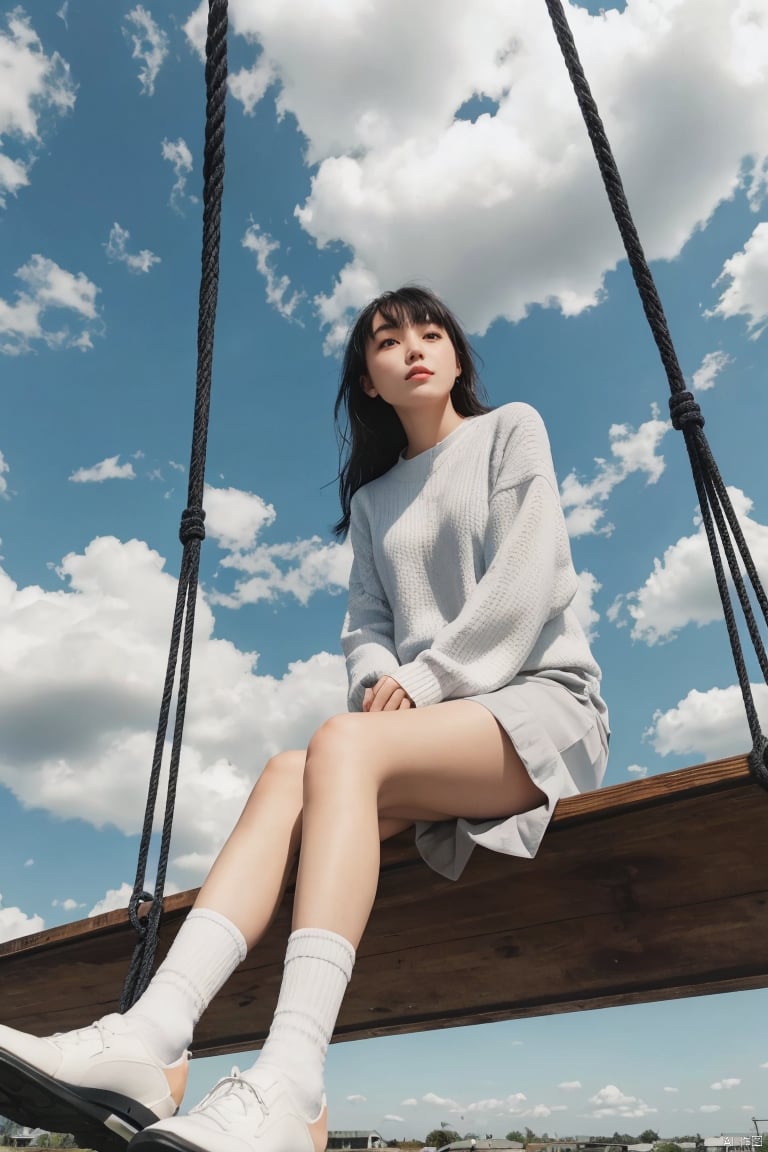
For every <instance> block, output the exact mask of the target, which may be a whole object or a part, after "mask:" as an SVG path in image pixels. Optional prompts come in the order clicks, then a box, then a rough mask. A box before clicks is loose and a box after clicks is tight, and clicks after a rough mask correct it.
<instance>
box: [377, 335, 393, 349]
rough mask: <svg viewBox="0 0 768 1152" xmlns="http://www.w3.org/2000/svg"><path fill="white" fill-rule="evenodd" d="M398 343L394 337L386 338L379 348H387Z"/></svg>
mask: <svg viewBox="0 0 768 1152" xmlns="http://www.w3.org/2000/svg"><path fill="white" fill-rule="evenodd" d="M396 343H397V341H396V340H395V338H394V336H385V337H384V339H383V340H382V342H381V344H379V348H387V347H389V345H390V344H396Z"/></svg>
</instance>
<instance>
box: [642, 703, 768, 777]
mask: <svg viewBox="0 0 768 1152" xmlns="http://www.w3.org/2000/svg"><path fill="white" fill-rule="evenodd" d="M752 694H753V698H754V701H755V706H756V708H757V711H758V715H759V717H760V721H761V725H762V728H763V731H765V730H766V728H767V727H768V686H766V685H765V684H753V685H752ZM643 738H644V739H646V740H650V741H651V743H652V744H653V747H654V748H655V749H656V751H657V752H658V753H659V755H661V756H667V755H668V754H669V753H674V754H676V755H679V756H691V755H695V756H701V757H702V758H703V759H704V760H718V759H720V757H722V756H732V755H733V754H734V750H738V749H744V750H747V749H749V748H751V747H752V740H751V737H750V735H749V728H748V726H747V718H746V714H745V712H744V701H743V700H742V698H741V690H740V689H739V687H738V685H737V684H733V685H731V687H729V688H710V689H709V691H708V692H699V691H698V690H697V689H695V688H694V689H692V690H691V691H690V692H689V693H688V695H687V696H686V697H685V698H684V699H683V700H681V701H680V702H679V703H678V704H677V705H676V706H675V707H674V708H670V709H669V710H668V711H666V712H662V711H657V712H656V713H654V717H653V723H652V724H651V726H650V728H648V730H647V731H646V732H644V733H643Z"/></svg>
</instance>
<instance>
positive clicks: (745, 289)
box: [705, 223, 768, 340]
mask: <svg viewBox="0 0 768 1152" xmlns="http://www.w3.org/2000/svg"><path fill="white" fill-rule="evenodd" d="M724 280H730V283H729V284H728V286H727V287H726V288H725V290H724V292H723V294H722V296H721V297H720V299H719V300H718V302H717V304H716V305H715V307H714V308H712V309H711V310H710V311H709V312H706V313H705V315H707V316H722V317H724V318H725V317H729V316H744V317H746V318H747V321H748V323H747V328H748V330H749V333H750V335H751V337H752V339H753V340H757V338H758V336H760V335H761V334H762V333H763V331H764V330H765V326H766V324H768V223H764V224H758V225H757V227H756V228H755V230H754V232H753V233H752V235H751V236H750V238H749V240H747V242H746V244H745V245H744V247H743V248H742V250H741V251H740V252H734V254H733V256H731V258H730V259H729V260H726V262H725V264H724V265H723V270H722V272H721V273H720V275H719V276H718V278H717V280H716V281H715V284H720V283H722V282H723V281H724Z"/></svg>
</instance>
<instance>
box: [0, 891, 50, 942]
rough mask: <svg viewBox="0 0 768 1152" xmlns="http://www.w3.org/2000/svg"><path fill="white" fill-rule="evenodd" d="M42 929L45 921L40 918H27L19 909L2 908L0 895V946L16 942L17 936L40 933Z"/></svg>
mask: <svg viewBox="0 0 768 1152" xmlns="http://www.w3.org/2000/svg"><path fill="white" fill-rule="evenodd" d="M43 928H45V920H43V918H42V916H37V915H35V916H28V915H27V913H26V912H22V910H21V908H16V907H11V908H4V907H3V897H2V894H0V944H5V943H6V941H8V940H17V939H18V938H19V936H29V935H30V933H32V932H42V930H43Z"/></svg>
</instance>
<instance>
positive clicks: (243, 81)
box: [229, 56, 275, 116]
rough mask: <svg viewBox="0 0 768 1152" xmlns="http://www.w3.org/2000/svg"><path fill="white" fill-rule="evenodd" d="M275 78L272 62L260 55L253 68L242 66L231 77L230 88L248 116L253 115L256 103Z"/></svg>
mask: <svg viewBox="0 0 768 1152" xmlns="http://www.w3.org/2000/svg"><path fill="white" fill-rule="evenodd" d="M274 79H275V73H274V69H273V66H272V64H271V63H270V61H269V60H267V59H265V58H264V56H260V57H259V59H258V60H257V61H256V63H255V64H254V65H253V67H252V68H241V69H240V71H239V72H234V73H233V74H232V75H231V76H230V77H229V90H230V92H231V93H232V95H233V96H234V98H235V100H239V101H240V103H241V104H242V105H243V109H244V110H245V113H246V115H247V116H252V115H253V112H254V109H255V107H256V105H257V104H258V103H259V101H260V100H261V99H262V97H263V95H264V93H265V92H266V90H267V88H269V86H270V84H271V83H272V82H273V80H274Z"/></svg>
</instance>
